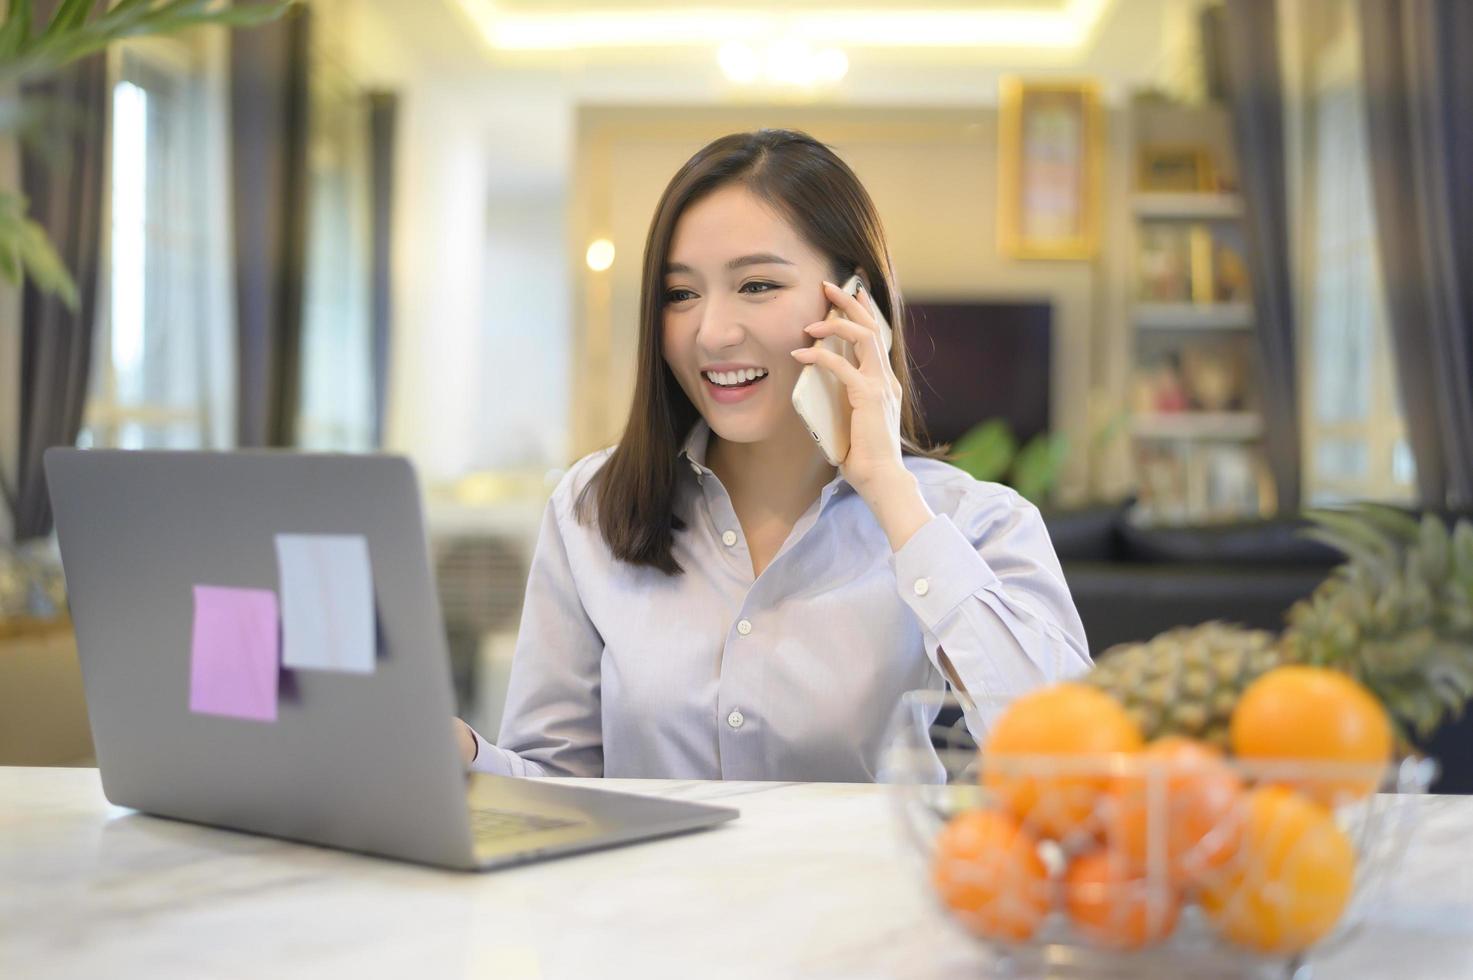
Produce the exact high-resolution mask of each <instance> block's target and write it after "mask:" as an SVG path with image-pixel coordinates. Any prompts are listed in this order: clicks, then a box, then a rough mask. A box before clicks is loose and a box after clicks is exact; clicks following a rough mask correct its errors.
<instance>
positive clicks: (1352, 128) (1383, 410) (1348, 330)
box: [1297, 0, 1415, 505]
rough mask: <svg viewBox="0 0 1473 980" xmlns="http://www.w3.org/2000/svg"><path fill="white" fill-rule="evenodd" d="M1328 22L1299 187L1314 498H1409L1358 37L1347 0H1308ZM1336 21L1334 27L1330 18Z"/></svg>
mask: <svg viewBox="0 0 1473 980" xmlns="http://www.w3.org/2000/svg"><path fill="white" fill-rule="evenodd" d="M1308 6H1311V7H1314V8H1315V10H1314V12H1315V13H1317V14H1318V16H1317V17H1313V18H1311V19H1310V21H1309V22H1310V23H1312V24H1316V25H1320V26H1321V27H1322V28H1323V29H1322V31H1321V33H1320V35H1319V39H1317V40H1316V39H1312V38H1307V39H1306V40H1308V41H1309V42H1310V47H1309V49H1308V50H1307V51H1306V54H1305V65H1304V69H1305V70H1304V75H1303V77H1304V82H1305V84H1304V88H1303V91H1304V92H1305V93H1306V94H1305V97H1304V99H1303V105H1302V106H1299V107H1297V109H1298V120H1299V127H1298V129H1299V132H1300V133H1301V136H1302V139H1303V152H1301V153H1300V154H1299V155H1298V162H1297V165H1298V169H1299V178H1300V186H1301V188H1302V191H1301V193H1302V194H1303V195H1304V198H1303V199H1304V200H1305V202H1306V204H1307V205H1308V206H1307V207H1306V208H1305V209H1303V210H1301V211H1300V212H1299V213H1301V214H1304V215H1306V216H1307V221H1306V224H1305V228H1304V229H1303V233H1304V235H1305V240H1304V241H1303V243H1302V248H1303V253H1302V254H1303V255H1304V256H1305V259H1306V272H1307V279H1306V289H1307V292H1306V296H1305V300H1306V302H1305V303H1304V305H1303V306H1302V308H1301V309H1302V313H1301V317H1300V322H1301V324H1302V326H1303V329H1302V336H1301V343H1300V358H1301V364H1302V365H1303V367H1302V370H1301V376H1302V378H1303V388H1304V391H1303V399H1302V402H1301V405H1302V409H1303V415H1304V435H1305V439H1304V451H1305V456H1304V467H1305V482H1304V485H1305V499H1306V503H1309V504H1311V505H1313V504H1326V503H1335V502H1339V501H1345V500H1361V499H1371V500H1387V501H1403V500H1410V499H1412V497H1413V496H1414V486H1413V483H1414V480H1415V470H1414V467H1413V464H1412V456H1411V452H1410V449H1409V447H1408V445H1407V441H1406V429H1405V425H1404V423H1403V420H1402V416H1401V407H1400V405H1401V402H1400V395H1399V393H1398V391H1397V385H1396V376H1395V371H1394V368H1393V356H1394V355H1393V352H1392V350H1391V348H1390V338H1389V336H1388V334H1387V326H1386V308H1385V294H1384V290H1383V286H1382V281H1381V270H1380V263H1379V260H1378V258H1377V254H1376V223H1375V210H1374V202H1373V199H1372V196H1371V178H1370V169H1369V159H1368V155H1369V146H1368V145H1367V142H1366V126H1365V115H1364V107H1363V105H1362V99H1361V90H1360V62H1359V51H1360V39H1359V37H1358V35H1357V25H1356V21H1355V16H1354V14H1355V11H1354V8H1353V7H1352V5H1351V4H1349V3H1348V2H1345V0H1330V2H1327V3H1320V4H1310V5H1308ZM1326 25H1328V26H1326Z"/></svg>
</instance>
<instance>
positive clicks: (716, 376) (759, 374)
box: [705, 368, 767, 386]
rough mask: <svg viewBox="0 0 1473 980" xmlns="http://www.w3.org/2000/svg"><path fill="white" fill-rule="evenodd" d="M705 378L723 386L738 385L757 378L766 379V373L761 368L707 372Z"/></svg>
mask: <svg viewBox="0 0 1473 980" xmlns="http://www.w3.org/2000/svg"><path fill="white" fill-rule="evenodd" d="M705 373H706V377H707V378H709V379H710V380H711V381H712V382H714V383H716V384H719V385H723V386H731V385H739V384H745V383H746V382H748V381H755V380H757V379H758V378H765V377H767V372H766V371H764V370H763V369H762V368H744V369H743V370H741V371H707V372H705Z"/></svg>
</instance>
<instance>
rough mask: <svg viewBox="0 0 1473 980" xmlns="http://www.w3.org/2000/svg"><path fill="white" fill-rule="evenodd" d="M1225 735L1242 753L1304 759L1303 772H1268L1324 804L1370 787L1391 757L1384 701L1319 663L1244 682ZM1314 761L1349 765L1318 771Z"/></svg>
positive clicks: (1280, 669)
mask: <svg viewBox="0 0 1473 980" xmlns="http://www.w3.org/2000/svg"><path fill="white" fill-rule="evenodd" d="M1229 735H1230V736H1231V739H1232V746H1233V754H1234V755H1237V756H1239V757H1240V758H1242V759H1248V760H1279V759H1283V760H1303V761H1304V762H1305V763H1306V765H1305V766H1303V767H1301V770H1300V772H1297V773H1296V772H1292V771H1291V772H1288V773H1285V774H1284V775H1283V776H1282V777H1280V776H1277V775H1274V774H1272V773H1268V774H1267V775H1269V776H1270V778H1271V779H1272V781H1273V782H1275V783H1281V784H1283V785H1286V786H1292V787H1294V788H1296V789H1299V790H1301V791H1302V792H1304V793H1306V794H1307V795H1309V796H1311V797H1313V798H1314V799H1316V800H1318V801H1319V802H1321V803H1324V804H1325V805H1327V806H1335V805H1337V804H1339V803H1343V802H1346V801H1347V800H1355V799H1359V798H1360V797H1362V796H1365V795H1366V794H1367V793H1370V792H1373V791H1374V790H1375V789H1376V786H1377V785H1378V784H1379V783H1380V781H1381V772H1382V770H1383V769H1384V768H1385V767H1386V764H1387V762H1388V761H1390V759H1391V721H1390V719H1389V718H1388V717H1387V715H1386V709H1385V708H1383V707H1382V706H1381V702H1379V701H1377V700H1376V698H1375V696H1374V695H1373V694H1371V692H1370V691H1368V690H1366V689H1365V687H1363V686H1362V685H1361V684H1360V683H1359V682H1358V681H1356V680H1354V679H1353V678H1351V677H1349V676H1347V675H1346V674H1342V673H1340V672H1339V671H1337V670H1328V669H1326V668H1324V667H1301V666H1291V667H1275V668H1274V669H1273V670H1271V671H1269V672H1268V673H1266V674H1264V675H1263V676H1262V677H1260V678H1258V680H1256V681H1254V682H1253V683H1252V684H1249V685H1248V688H1247V690H1245V691H1244V692H1243V696H1242V698H1240V699H1239V701H1238V706H1237V707H1236V708H1234V709H1233V717H1232V721H1231V723H1230V728H1229ZM1318 762H1324V763H1336V764H1340V765H1342V766H1346V765H1348V766H1349V767H1350V769H1351V771H1350V772H1349V773H1348V774H1347V773H1343V772H1342V773H1340V774H1338V775H1337V776H1335V777H1333V778H1332V777H1331V776H1328V775H1325V776H1316V775H1315V773H1314V771H1313V766H1314V763H1318ZM1291 768H1292V767H1291Z"/></svg>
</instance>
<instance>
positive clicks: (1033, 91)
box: [997, 77, 1104, 259]
mask: <svg viewBox="0 0 1473 980" xmlns="http://www.w3.org/2000/svg"><path fill="white" fill-rule="evenodd" d="M1000 85H1001V88H1000V96H1001V102H1000V108H999V112H998V153H999V157H1000V158H999V160H998V176H999V185H1000V186H999V196H998V222H997V228H998V244H999V247H1000V248H1001V250H1002V252H1003V254H1004V255H1007V256H1009V257H1012V258H1018V259H1087V258H1090V257H1091V256H1092V255H1094V252H1095V248H1096V245H1097V244H1098V240H1099V225H1100V177H1101V168H1102V166H1103V157H1104V129H1103V126H1104V123H1103V118H1102V116H1101V113H1100V100H1099V92H1098V89H1097V87H1096V86H1095V84H1094V83H1093V82H1089V81H1079V82H1059V81H1049V82H1025V81H1022V80H1021V79H1018V78H1015V77H1007V78H1004V79H1002V81H1001V83H1000Z"/></svg>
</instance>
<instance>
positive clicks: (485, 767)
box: [465, 725, 496, 772]
mask: <svg viewBox="0 0 1473 980" xmlns="http://www.w3.org/2000/svg"><path fill="white" fill-rule="evenodd" d="M465 727H466V728H470V730H471V735H472V736H473V737H474V738H475V740H476V757H475V758H474V759H472V760H471V772H495V771H496V768H495V766H494V763H493V761H492V760H493V757H494V756H495V755H496V753H495V752H494V751H492V750H493V749H494V748H495V746H494V745H492V744H491V743H490V742H488V741H486V739H484V738H482V737H481V733H480V732H478V731H476V730H475V729H474V728H472V727H471V726H470V725H466V726H465Z"/></svg>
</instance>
